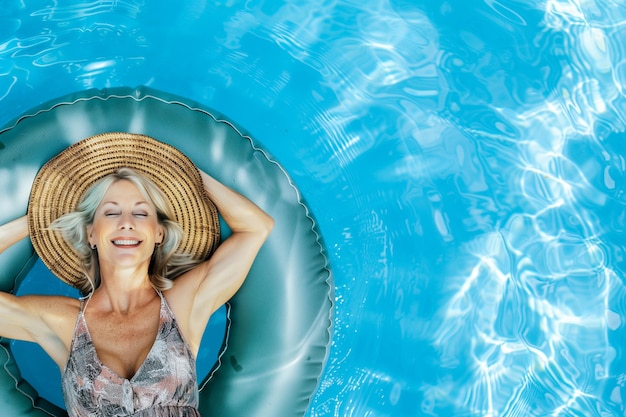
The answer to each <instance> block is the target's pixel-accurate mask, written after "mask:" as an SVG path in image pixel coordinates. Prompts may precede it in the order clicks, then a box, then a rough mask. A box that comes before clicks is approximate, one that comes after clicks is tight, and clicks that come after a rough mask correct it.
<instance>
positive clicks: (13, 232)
mask: <svg viewBox="0 0 626 417" xmlns="http://www.w3.org/2000/svg"><path fill="white" fill-rule="evenodd" d="M27 236H28V221H27V217H26V216H22V217H20V218H18V219H15V220H13V221H10V222H8V223H5V224H3V225H2V226H0V253H2V252H4V251H5V250H6V249H7V248H9V247H11V246H13V245H14V244H15V243H17V242H19V241H20V240H22V239H24V238H25V237H27Z"/></svg>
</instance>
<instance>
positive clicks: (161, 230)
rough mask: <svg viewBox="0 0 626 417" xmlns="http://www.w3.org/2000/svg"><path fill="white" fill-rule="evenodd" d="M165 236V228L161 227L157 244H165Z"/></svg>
mask: <svg viewBox="0 0 626 417" xmlns="http://www.w3.org/2000/svg"><path fill="white" fill-rule="evenodd" d="M164 236H165V229H164V228H163V226H161V225H159V229H158V231H157V238H156V243H157V244H159V245H160V244H161V243H163V238H164Z"/></svg>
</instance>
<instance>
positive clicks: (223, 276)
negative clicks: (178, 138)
mask: <svg viewBox="0 0 626 417" xmlns="http://www.w3.org/2000/svg"><path fill="white" fill-rule="evenodd" d="M200 174H201V176H202V181H203V183H204V188H205V190H206V192H207V194H208V195H209V197H210V198H211V200H212V201H213V203H214V204H215V206H216V207H217V210H218V211H219V213H220V215H221V216H222V218H223V219H224V221H225V222H226V224H227V225H228V227H229V228H230V229H231V231H232V234H231V236H229V237H228V239H226V240H225V241H224V242H222V244H221V245H220V246H219V247H218V248H217V250H216V251H215V252H214V253H213V255H212V256H211V258H210V259H209V260H208V261H206V262H204V263H202V264H200V265H199V266H198V267H196V268H194V269H193V270H191V271H189V272H187V273H186V274H184V275H182V276H181V277H179V278H178V279H177V280H176V281H175V284H174V288H173V289H171V290H169V291H168V292H170V293H171V295H172V297H171V298H173V299H172V301H170V300H169V299H168V301H170V304H174V305H172V308H175V310H178V311H179V312H180V313H182V317H181V319H179V321H183V327H186V329H187V330H188V331H187V332H186V333H187V336H188V341H189V342H190V343H191V344H192V345H193V348H195V349H197V347H198V345H199V344H200V340H201V338H202V334H203V332H204V328H205V327H206V324H207V322H208V320H209V317H210V316H211V314H213V312H215V310H217V309H218V308H219V307H220V306H221V305H223V304H224V303H225V302H227V301H228V300H229V299H230V298H231V297H232V296H233V295H234V294H235V293H236V292H237V290H239V288H240V287H241V285H242V284H243V282H244V280H245V278H246V276H247V275H248V272H249V271H250V268H251V266H252V263H253V262H254V259H255V258H256V256H257V254H258V252H259V250H260V249H261V246H263V243H264V242H265V240H266V239H267V237H268V236H269V234H270V232H271V231H272V228H273V227H274V220H273V219H272V218H271V217H270V216H269V215H268V214H267V213H265V212H264V211H263V210H261V209H260V208H259V207H258V206H257V205H256V204H254V203H253V202H252V201H250V200H248V199H247V198H245V197H244V196H242V195H241V194H239V193H237V192H236V191H234V190H232V189H230V188H228V187H227V186H225V185H223V184H221V183H220V182H219V181H217V180H215V179H214V178H212V177H211V176H209V175H208V174H206V173H204V172H200ZM177 293H178V294H181V296H178V295H177ZM183 294H185V295H183ZM189 297H192V302H191V303H187V305H186V306H185V305H184V302H183V301H181V300H183V299H187V300H188V298H189ZM175 313H176V311H175ZM177 318H178V317H177Z"/></svg>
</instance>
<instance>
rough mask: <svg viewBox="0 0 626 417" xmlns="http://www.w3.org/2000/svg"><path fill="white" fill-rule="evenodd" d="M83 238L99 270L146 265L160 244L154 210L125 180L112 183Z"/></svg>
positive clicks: (160, 237)
mask: <svg viewBox="0 0 626 417" xmlns="http://www.w3.org/2000/svg"><path fill="white" fill-rule="evenodd" d="M87 234H88V236H89V243H90V245H91V246H93V245H96V247H97V250H98V259H99V261H100V266H101V268H102V267H104V266H106V263H107V262H110V263H111V265H114V266H115V267H121V268H125V267H129V268H136V267H138V266H140V265H143V264H145V265H146V267H147V266H148V265H149V263H150V259H151V257H152V254H153V252H154V247H155V244H159V243H161V242H162V241H163V227H162V226H161V225H160V224H159V222H158V219H157V212H156V209H155V208H154V207H153V206H152V205H151V204H150V203H148V202H147V201H146V198H145V197H144V196H143V194H141V192H140V191H139V189H138V188H137V186H135V184H133V183H132V182H130V181H128V180H120V181H117V182H115V183H113V184H112V185H111V186H110V187H109V189H108V190H107V192H106V193H105V194H104V197H103V198H102V202H101V203H100V205H99V206H98V208H97V209H96V212H95V214H94V220H93V224H92V225H90V226H88V228H87Z"/></svg>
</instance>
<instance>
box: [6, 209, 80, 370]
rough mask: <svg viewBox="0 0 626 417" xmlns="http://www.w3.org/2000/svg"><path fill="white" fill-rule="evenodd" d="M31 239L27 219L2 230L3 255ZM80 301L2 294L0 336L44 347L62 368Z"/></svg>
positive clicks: (12, 223) (24, 217)
mask: <svg viewBox="0 0 626 417" xmlns="http://www.w3.org/2000/svg"><path fill="white" fill-rule="evenodd" d="M27 236H28V221H27V216H22V217H20V218H18V219H16V220H13V221H11V222H9V223H5V224H3V225H1V226H0V253H2V252H4V251H5V250H6V249H7V248H9V247H11V246H12V245H13V244H15V243H17V242H19V241H20V240H22V239H24V238H25V237H27ZM77 313H78V301H76V300H72V299H70V298H67V297H50V296H36V295H29V296H22V297H16V296H15V295H13V294H9V293H5V292H0V336H2V337H8V338H9V339H18V340H25V341H28V342H35V343H38V344H40V345H41V347H43V348H44V350H45V351H46V352H48V354H49V355H50V356H51V357H52V358H53V359H54V360H55V362H56V363H57V364H59V366H60V367H62V365H63V364H64V360H66V359H67V354H68V352H69V350H68V349H69V343H70V340H71V335H72V329H73V323H74V322H75V317H76V314H77Z"/></svg>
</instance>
